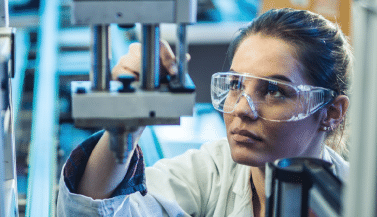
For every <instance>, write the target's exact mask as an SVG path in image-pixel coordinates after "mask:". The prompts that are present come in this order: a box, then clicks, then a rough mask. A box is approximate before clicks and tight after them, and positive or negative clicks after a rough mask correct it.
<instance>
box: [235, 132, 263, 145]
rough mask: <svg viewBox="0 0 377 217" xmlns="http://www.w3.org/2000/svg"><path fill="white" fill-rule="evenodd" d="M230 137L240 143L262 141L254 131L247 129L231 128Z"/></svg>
mask: <svg viewBox="0 0 377 217" xmlns="http://www.w3.org/2000/svg"><path fill="white" fill-rule="evenodd" d="M231 134H232V139H233V140H234V141H236V142H241V143H253V142H262V141H263V139H262V138H261V137H259V136H257V135H255V134H254V133H252V132H250V131H247V130H238V129H236V130H233V131H232V132H231Z"/></svg>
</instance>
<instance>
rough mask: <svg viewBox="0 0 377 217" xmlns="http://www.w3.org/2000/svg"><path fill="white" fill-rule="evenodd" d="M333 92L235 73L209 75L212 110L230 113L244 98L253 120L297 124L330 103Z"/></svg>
mask: <svg viewBox="0 0 377 217" xmlns="http://www.w3.org/2000/svg"><path fill="white" fill-rule="evenodd" d="M335 96H336V93H335V91H333V90H330V89H326V88H322V87H314V86H310V85H297V86H296V85H292V84H290V83H288V82H282V81H278V80H275V79H270V78H261V77H256V76H253V75H250V74H239V73H235V72H218V73H215V74H213V75H212V81H211V98H212V104H213V106H214V108H215V109H216V110H218V111H220V112H224V113H231V112H233V111H234V109H235V108H236V107H237V105H238V104H239V102H240V101H241V99H242V97H245V99H246V100H247V103H248V105H249V106H250V109H251V112H252V114H253V115H254V116H258V117H260V118H262V119H265V120H269V121H277V122H281V121H297V120H301V119H304V118H306V117H308V116H309V115H311V114H313V113H315V112H316V111H318V110H319V109H320V108H322V107H323V106H324V105H326V104H327V103H329V102H331V101H332V100H333V99H334V98H335Z"/></svg>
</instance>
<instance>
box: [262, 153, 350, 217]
mask: <svg viewBox="0 0 377 217" xmlns="http://www.w3.org/2000/svg"><path fill="white" fill-rule="evenodd" d="M333 169H334V165H332V164H331V163H329V162H326V161H323V160H320V159H315V158H286V159H280V160H276V161H275V162H273V163H267V165H266V217H274V216H282V217H284V216H290V217H294V216H321V217H330V216H341V215H340V214H341V210H342V203H341V201H342V197H341V196H342V190H343V189H342V188H343V183H342V181H341V180H340V179H339V178H337V177H336V176H335V175H334V173H333Z"/></svg>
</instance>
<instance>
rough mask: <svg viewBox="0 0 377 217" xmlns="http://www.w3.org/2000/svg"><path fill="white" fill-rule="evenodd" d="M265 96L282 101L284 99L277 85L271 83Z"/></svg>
mask: <svg viewBox="0 0 377 217" xmlns="http://www.w3.org/2000/svg"><path fill="white" fill-rule="evenodd" d="M267 94H268V95H269V96H272V97H274V98H279V99H283V98H284V97H285V95H284V93H283V92H282V91H281V90H280V89H279V87H278V85H276V84H271V83H270V84H269V85H268V88H267Z"/></svg>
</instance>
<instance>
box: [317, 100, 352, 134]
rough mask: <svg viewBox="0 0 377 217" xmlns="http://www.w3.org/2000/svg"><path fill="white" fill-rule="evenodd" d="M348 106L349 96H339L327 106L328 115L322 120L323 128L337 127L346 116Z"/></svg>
mask: <svg viewBox="0 0 377 217" xmlns="http://www.w3.org/2000/svg"><path fill="white" fill-rule="evenodd" d="M348 106H349V98H348V97H347V96H345V95H340V96H337V97H336V98H335V99H334V101H333V102H332V103H331V104H329V105H328V106H326V115H325V118H324V119H323V120H322V122H321V128H322V129H323V128H324V129H326V127H327V129H331V130H332V129H336V128H337V127H338V125H339V124H340V123H342V121H343V119H344V117H345V116H346V113H347V110H348ZM325 131H326V130H325Z"/></svg>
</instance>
